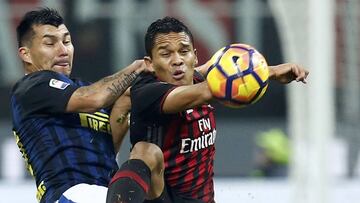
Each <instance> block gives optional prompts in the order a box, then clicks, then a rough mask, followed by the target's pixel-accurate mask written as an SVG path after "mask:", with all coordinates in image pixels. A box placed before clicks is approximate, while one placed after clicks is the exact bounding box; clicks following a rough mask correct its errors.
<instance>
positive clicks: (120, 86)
mask: <svg viewBox="0 0 360 203" xmlns="http://www.w3.org/2000/svg"><path fill="white" fill-rule="evenodd" d="M121 75H122V74H121ZM138 75H139V73H136V72H135V71H134V72H131V73H130V74H123V75H122V76H123V77H120V75H116V76H113V77H111V78H110V77H109V78H104V80H103V81H104V82H108V81H111V80H114V79H115V81H114V82H112V83H111V85H110V86H109V87H108V88H107V90H108V91H110V93H111V94H112V95H113V96H114V97H118V96H120V95H121V94H122V93H124V92H125V90H126V89H127V88H128V87H129V86H130V84H131V83H132V82H133V81H134V80H135V79H136V77H137V76H138Z"/></svg>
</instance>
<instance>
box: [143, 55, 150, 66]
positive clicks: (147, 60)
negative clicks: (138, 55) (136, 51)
mask: <svg viewBox="0 0 360 203" xmlns="http://www.w3.org/2000/svg"><path fill="white" fill-rule="evenodd" d="M144 62H145V65H146V66H148V67H149V66H151V64H152V60H151V57H150V56H144Z"/></svg>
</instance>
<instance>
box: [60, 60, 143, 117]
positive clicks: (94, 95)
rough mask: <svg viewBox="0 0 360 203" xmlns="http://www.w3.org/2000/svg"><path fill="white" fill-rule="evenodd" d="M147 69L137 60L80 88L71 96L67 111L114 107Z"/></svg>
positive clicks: (86, 110)
mask: <svg viewBox="0 0 360 203" xmlns="http://www.w3.org/2000/svg"><path fill="white" fill-rule="evenodd" d="M145 67H146V66H145V63H144V61H143V60H137V61H135V62H133V63H132V64H130V65H129V66H127V67H126V68H124V69H122V70H121V71H119V72H117V73H115V74H113V75H110V76H108V77H105V78H103V79H101V80H99V81H97V82H95V83H94V84H92V85H89V86H84V87H80V88H79V89H77V90H76V91H75V92H74V93H73V94H72V95H71V97H70V100H69V102H68V104H67V107H66V111H67V112H94V111H96V110H99V109H101V108H104V107H107V106H110V105H112V104H113V103H114V102H115V101H116V100H117V99H118V98H119V96H120V95H122V94H123V93H124V92H125V90H126V89H127V88H128V87H129V85H130V84H131V82H133V81H134V80H135V78H136V77H137V76H138V75H139V74H140V73H141V72H142V71H143V70H144V69H145Z"/></svg>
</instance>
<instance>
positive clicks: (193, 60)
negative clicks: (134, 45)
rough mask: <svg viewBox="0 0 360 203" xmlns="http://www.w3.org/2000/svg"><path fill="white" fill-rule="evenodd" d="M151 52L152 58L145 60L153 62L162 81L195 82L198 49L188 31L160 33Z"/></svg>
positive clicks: (176, 83) (180, 83) (183, 83)
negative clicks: (195, 48)
mask: <svg viewBox="0 0 360 203" xmlns="http://www.w3.org/2000/svg"><path fill="white" fill-rule="evenodd" d="M151 54H152V57H151V59H150V58H148V60H145V61H148V62H149V63H151V65H152V67H153V68H154V70H155V74H156V76H157V77H158V78H159V79H160V80H161V81H164V82H168V83H171V84H174V85H190V84H192V83H193V74H194V67H195V65H196V64H197V57H196V50H194V47H193V44H192V42H191V40H190V37H189V36H188V35H187V34H186V33H184V32H180V33H175V32H170V33H168V34H158V35H157V36H156V37H155V43H154V47H153V49H152V52H151Z"/></svg>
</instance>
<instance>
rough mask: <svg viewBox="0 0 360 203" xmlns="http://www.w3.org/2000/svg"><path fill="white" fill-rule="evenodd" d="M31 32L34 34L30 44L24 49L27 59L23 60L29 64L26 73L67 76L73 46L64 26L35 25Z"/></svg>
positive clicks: (70, 66)
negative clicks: (52, 72)
mask: <svg viewBox="0 0 360 203" xmlns="http://www.w3.org/2000/svg"><path fill="white" fill-rule="evenodd" d="M33 30H34V32H35V34H34V35H33V38H32V39H31V44H30V45H29V46H27V47H26V48H24V49H25V50H27V51H28V58H27V60H25V62H26V63H28V64H29V66H28V69H30V70H28V71H29V72H34V71H38V70H52V71H55V72H58V73H61V74H65V75H68V76H69V75H70V73H71V69H72V62H73V55H74V46H73V44H72V42H71V36H70V33H69V30H68V29H67V28H66V26H65V25H64V24H62V25H60V26H59V27H55V26H52V25H35V26H33ZM20 49H21V48H20ZM20 49H19V50H20ZM20 52H21V50H20ZM23 59H24V58H23Z"/></svg>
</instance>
